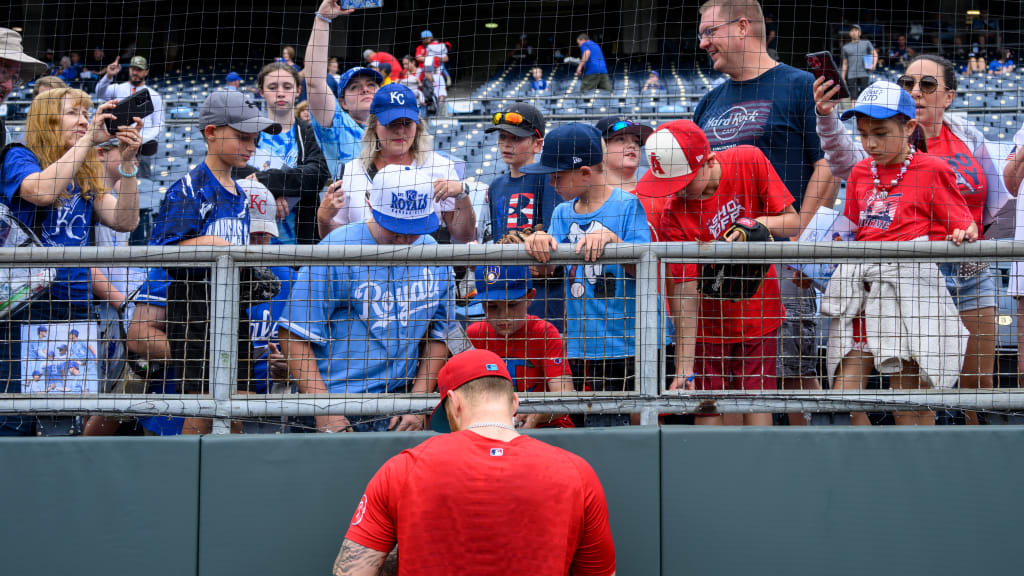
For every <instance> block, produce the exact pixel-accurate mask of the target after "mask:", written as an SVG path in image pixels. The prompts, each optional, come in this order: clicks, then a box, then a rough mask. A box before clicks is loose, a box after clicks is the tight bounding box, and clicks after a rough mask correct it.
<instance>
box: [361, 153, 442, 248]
mask: <svg viewBox="0 0 1024 576" xmlns="http://www.w3.org/2000/svg"><path fill="white" fill-rule="evenodd" d="M370 210H371V211H372V212H373V221H374V222H376V223H377V224H380V225H381V226H382V227H384V228H385V229H386V230H389V231H391V232H394V233H395V234H430V233H431V232H433V231H434V230H437V227H438V219H437V211H436V210H435V206H434V181H433V178H432V177H431V174H430V172H427V171H425V170H418V169H416V168H413V167H412V166H401V165H399V164H389V165H387V166H385V167H384V168H383V169H381V171H380V172H378V173H377V175H376V176H374V177H373V186H372V187H371V188H370Z"/></svg>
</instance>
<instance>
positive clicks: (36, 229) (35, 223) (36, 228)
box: [0, 142, 43, 245]
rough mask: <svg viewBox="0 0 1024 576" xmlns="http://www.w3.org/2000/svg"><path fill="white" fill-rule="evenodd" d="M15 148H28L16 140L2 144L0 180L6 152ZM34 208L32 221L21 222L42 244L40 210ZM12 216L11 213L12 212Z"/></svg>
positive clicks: (0, 179) (5, 160)
mask: <svg viewBox="0 0 1024 576" xmlns="http://www.w3.org/2000/svg"><path fill="white" fill-rule="evenodd" d="M15 148H24V149H25V150H29V148H28V146H25V145H24V144H20V143H18V142H11V143H9V144H6V145H4V147H3V149H2V150H0V181H3V173H4V166H5V165H6V163H7V153H8V152H10V151H11V150H13V149H15ZM29 152H30V153H32V151H31V150H29ZM32 155H33V156H34V155H35V154H34V153H32ZM36 208H37V209H36V210H33V211H32V221H31V222H22V224H24V225H25V226H28V227H29V229H31V230H32V233H33V234H35V235H36V240H38V241H39V244H40V245H42V244H43V223H42V222H40V220H39V212H40V210H38V208H39V207H38V206H37V207H36ZM12 216H13V214H12Z"/></svg>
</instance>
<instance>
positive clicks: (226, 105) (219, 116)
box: [199, 89, 281, 134]
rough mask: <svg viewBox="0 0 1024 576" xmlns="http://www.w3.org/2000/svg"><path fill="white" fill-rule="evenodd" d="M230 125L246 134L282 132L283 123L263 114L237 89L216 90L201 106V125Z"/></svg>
mask: <svg viewBox="0 0 1024 576" xmlns="http://www.w3.org/2000/svg"><path fill="white" fill-rule="evenodd" d="M207 126H230V127H232V128H234V129H235V130H238V131H239V132H243V133H245V134H256V133H257V132H266V133H267V134H280V133H281V125H280V124H278V123H277V122H272V121H271V120H270V119H269V118H267V117H265V116H263V114H262V113H261V112H260V108H259V106H257V105H256V104H255V103H254V102H250V101H248V100H246V99H245V95H243V94H242V93H241V92H239V91H237V90H225V89H221V90H215V91H213V92H210V95H209V96H207V97H206V100H205V101H203V105H202V106H200V107H199V127H200V128H206V127H207Z"/></svg>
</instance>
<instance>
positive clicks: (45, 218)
mask: <svg viewBox="0 0 1024 576" xmlns="http://www.w3.org/2000/svg"><path fill="white" fill-rule="evenodd" d="M42 171H43V168H42V167H41V166H40V165H39V161H38V160H37V159H36V156H35V154H33V153H32V152H31V151H29V149H28V148H24V147H21V146H15V147H14V148H11V149H10V150H9V151H8V152H7V157H6V158H5V159H4V165H3V181H2V182H0V186H2V192H3V198H2V201H3V202H4V204H6V205H7V206H9V207H10V209H11V213H12V214H13V215H14V217H15V218H17V219H18V221H20V222H21V223H22V224H24V225H25V226H28V227H30V228H31V227H32V226H33V222H36V223H37V224H38V229H39V230H41V231H42V238H40V241H42V243H43V246H88V245H89V233H90V231H91V229H92V213H93V202H92V200H84V199H83V198H82V189H81V188H79V187H78V185H77V184H74V185H73V188H71V189H70V190H68V194H70V195H71V197H70V198H67V199H63V200H61V201H60V202H58V203H57V205H54V206H36V205H35V204H30V203H28V202H25V201H24V200H22V199H21V196H20V195H18V190H19V189H20V188H21V183H22V182H23V181H24V180H25V178H27V177H29V176H31V175H32V174H35V173H37V172H42ZM36 212H40V213H39V216H38V219H37V217H36ZM91 297H92V280H91V279H90V278H89V269H88V268H57V278H56V279H55V281H54V283H53V284H52V285H51V286H50V299H51V301H54V302H57V301H61V302H70V303H71V305H73V306H78V307H87V306H89V302H90V300H91Z"/></svg>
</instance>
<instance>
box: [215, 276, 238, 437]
mask: <svg viewBox="0 0 1024 576" xmlns="http://www.w3.org/2000/svg"><path fill="white" fill-rule="evenodd" d="M238 278H239V274H238V268H237V267H235V263H234V261H233V260H232V259H231V257H229V256H221V257H219V258H217V261H216V263H215V264H214V265H213V269H212V270H211V271H210V288H211V293H212V298H211V302H210V328H209V329H210V363H209V365H210V393H211V394H212V395H213V401H214V405H215V406H216V407H217V417H216V418H214V419H213V433H214V434H229V433H230V432H231V420H230V419H229V416H230V414H231V395H232V394H233V393H234V391H235V389H236V387H237V384H238V382H237V380H238V308H239V295H238Z"/></svg>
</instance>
